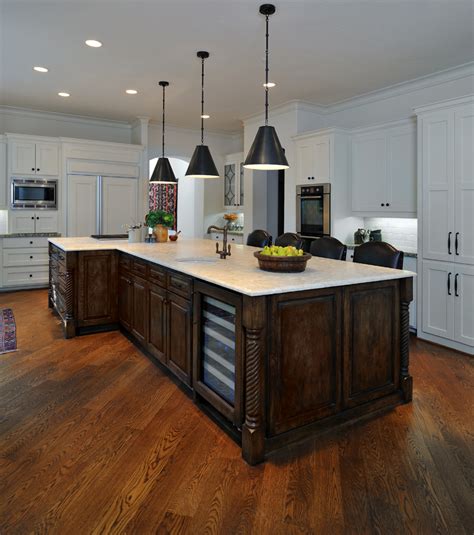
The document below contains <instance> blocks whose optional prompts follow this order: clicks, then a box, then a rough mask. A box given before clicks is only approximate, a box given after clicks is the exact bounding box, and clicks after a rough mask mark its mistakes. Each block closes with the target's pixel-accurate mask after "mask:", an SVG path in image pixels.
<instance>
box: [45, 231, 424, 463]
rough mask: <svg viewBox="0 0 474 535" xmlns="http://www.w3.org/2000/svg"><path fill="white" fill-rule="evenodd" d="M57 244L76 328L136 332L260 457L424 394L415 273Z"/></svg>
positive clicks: (255, 459)
mask: <svg viewBox="0 0 474 535" xmlns="http://www.w3.org/2000/svg"><path fill="white" fill-rule="evenodd" d="M49 241H50V246H49V251H50V287H49V305H50V307H51V308H53V309H54V310H55V312H56V313H57V314H58V315H59V316H60V318H61V320H62V324H63V327H64V333H65V336H66V337H73V336H76V335H77V334H86V333H90V332H95V331H97V330H107V329H118V328H120V329H121V330H123V331H124V332H125V333H126V334H127V335H128V336H129V337H131V338H132V339H133V340H134V341H135V342H136V344H137V345H139V346H140V347H141V348H142V349H143V350H144V352H146V353H147V354H148V355H149V356H151V357H153V358H154V359H155V360H156V361H157V362H159V363H160V365H162V366H164V367H165V368H167V369H168V370H169V371H170V372H171V373H173V374H174V375H175V376H176V377H177V378H178V379H179V381H180V382H181V383H182V384H183V385H184V387H185V388H186V389H188V390H189V392H190V393H192V395H193V396H194V399H195V400H196V402H197V403H198V404H199V406H201V407H203V408H205V409H206V410H207V411H209V412H210V413H212V415H214V416H215V417H216V418H217V419H218V420H219V422H220V423H221V425H223V426H224V427H225V428H226V429H227V430H228V431H229V433H230V434H231V435H232V436H233V437H234V438H235V439H236V440H237V441H239V442H241V444H242V455H243V457H244V459H245V460H246V461H247V462H248V463H250V464H256V463H259V462H261V461H263V460H264V458H265V456H266V455H267V454H269V453H270V452H271V451H273V450H276V449H278V448H281V447H283V446H285V445H287V444H290V443H292V442H295V441H299V440H301V439H303V438H305V437H307V436H309V435H313V434H315V433H317V432H320V431H322V430H326V429H328V428H331V427H333V426H336V425H338V424H341V423H343V422H347V421H350V420H354V419H356V418H359V417H361V416H363V415H366V414H369V413H372V412H375V411H379V410H381V409H383V408H387V407H393V406H395V405H398V404H401V403H406V402H409V401H410V400H411V398H412V379H411V376H410V374H409V351H408V339H409V330H408V329H409V321H408V320H409V317H408V306H409V303H410V301H411V300H412V277H413V276H414V274H413V273H411V272H408V271H400V270H392V269H386V268H379V267H375V266H367V265H363V264H353V263H351V262H340V261H337V260H327V259H322V258H312V259H311V260H310V261H309V262H308V267H307V270H306V271H305V272H304V273H296V274H276V273H267V272H263V271H260V270H259V269H258V267H257V262H256V259H255V258H254V257H253V252H254V251H255V249H254V248H252V247H246V246H234V248H233V250H232V256H231V257H229V258H227V259H226V260H220V259H219V258H218V257H217V256H216V255H215V254H214V247H215V245H214V242H211V241H210V240H179V241H178V242H177V243H171V242H168V243H164V244H128V243H127V242H126V241H105V242H104V241H97V240H94V239H91V238H54V239H50V240H49Z"/></svg>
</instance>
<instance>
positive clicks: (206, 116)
mask: <svg viewBox="0 0 474 535" xmlns="http://www.w3.org/2000/svg"><path fill="white" fill-rule="evenodd" d="M210 118H211V116H210V115H207V114H206V113H205V114H204V115H201V119H210Z"/></svg>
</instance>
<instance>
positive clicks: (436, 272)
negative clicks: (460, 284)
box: [422, 260, 454, 339]
mask: <svg viewBox="0 0 474 535" xmlns="http://www.w3.org/2000/svg"><path fill="white" fill-rule="evenodd" d="M448 284H449V287H448ZM453 295H454V264H453V263H447V262H432V261H427V260H425V261H424V262H423V300H422V306H423V310H422V317H423V331H424V332H427V333H430V334H435V335H436V336H442V337H444V338H451V339H452V338H453V333H454V310H453V306H454V303H453Z"/></svg>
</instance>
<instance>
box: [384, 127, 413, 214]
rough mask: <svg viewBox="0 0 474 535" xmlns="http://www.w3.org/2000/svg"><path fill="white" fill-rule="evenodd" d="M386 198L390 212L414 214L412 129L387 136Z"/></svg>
mask: <svg viewBox="0 0 474 535" xmlns="http://www.w3.org/2000/svg"><path fill="white" fill-rule="evenodd" d="M388 169H389V171H388V173H389V182H388V184H389V188H390V191H389V192H388V198H389V199H390V206H389V207H388V211H391V212H411V213H416V133H415V129H414V128H412V127H409V128H406V129H400V130H397V131H394V132H393V133H390V134H388Z"/></svg>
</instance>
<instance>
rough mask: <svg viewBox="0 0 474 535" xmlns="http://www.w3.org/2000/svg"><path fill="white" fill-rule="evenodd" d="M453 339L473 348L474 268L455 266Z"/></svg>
mask: <svg viewBox="0 0 474 535" xmlns="http://www.w3.org/2000/svg"><path fill="white" fill-rule="evenodd" d="M454 339H455V340H456V341H457V342H460V343H462V344H467V345H470V346H473V347H474V267H473V266H466V265H459V264H455V274H454Z"/></svg>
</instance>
